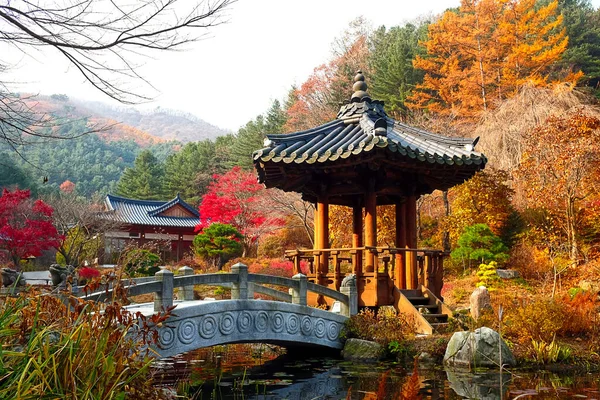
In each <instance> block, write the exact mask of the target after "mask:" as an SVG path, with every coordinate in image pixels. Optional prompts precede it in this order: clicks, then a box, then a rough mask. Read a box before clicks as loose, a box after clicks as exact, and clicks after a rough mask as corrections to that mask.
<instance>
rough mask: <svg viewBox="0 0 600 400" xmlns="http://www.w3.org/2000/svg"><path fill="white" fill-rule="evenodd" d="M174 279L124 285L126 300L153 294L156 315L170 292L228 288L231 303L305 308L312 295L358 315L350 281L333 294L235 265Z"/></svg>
mask: <svg viewBox="0 0 600 400" xmlns="http://www.w3.org/2000/svg"><path fill="white" fill-rule="evenodd" d="M178 273H179V275H178V276H175V275H174V274H173V272H172V271H170V270H168V269H162V270H160V271H158V272H157V273H156V274H155V275H154V280H153V281H151V282H142V283H138V284H132V285H127V286H126V287H125V288H126V289H127V295H128V296H130V297H131V296H138V295H142V294H148V293H154V311H155V312H158V311H161V310H163V309H166V308H168V307H171V306H173V298H174V289H175V288H182V290H181V291H180V295H179V297H180V300H183V301H192V300H194V286H195V285H213V286H228V287H231V299H233V300H252V299H254V293H255V292H256V293H262V294H266V295H268V296H271V297H274V298H276V299H278V300H281V301H287V302H291V303H293V304H298V305H307V293H308V292H313V293H315V294H317V295H321V296H325V297H328V298H331V299H333V300H336V301H339V302H340V305H341V310H340V314H342V315H346V316H350V315H354V314H356V313H357V312H358V303H357V291H356V286H355V285H354V282H355V281H354V280H349V281H348V285H347V286H344V287H341V288H340V291H336V290H333V289H330V288H327V287H324V286H320V285H316V284H314V283H312V282H309V281H308V278H307V276H306V275H303V274H295V275H294V276H293V277H292V278H284V277H280V276H272V275H261V274H249V273H248V267H247V266H246V265H244V264H241V263H238V264H235V265H234V266H232V267H231V273H225V274H200V275H194V274H193V273H194V271H193V270H192V269H191V268H189V267H182V268H180V269H179V270H178ZM263 284H267V285H273V286H282V287H287V288H289V291H288V293H285V292H282V291H279V290H276V289H273V288H270V287H267V286H262V285H263ZM112 295H113V289H112V288H111V289H107V290H104V291H101V292H96V293H92V294H90V295H86V296H82V297H83V298H85V299H87V300H95V301H105V300H107V299H110V298H111V297H112Z"/></svg>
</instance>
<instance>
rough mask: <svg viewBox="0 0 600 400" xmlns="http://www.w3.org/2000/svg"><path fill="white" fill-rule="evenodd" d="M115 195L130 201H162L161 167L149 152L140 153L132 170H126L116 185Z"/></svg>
mask: <svg viewBox="0 0 600 400" xmlns="http://www.w3.org/2000/svg"><path fill="white" fill-rule="evenodd" d="M117 194H118V195H119V196H124V197H128V198H132V199H139V200H157V199H161V200H162V199H164V193H163V166H162V165H161V164H160V163H159V162H158V160H157V159H156V157H154V155H153V154H152V152H151V151H149V150H144V151H142V152H141V153H140V154H139V155H138V156H137V157H136V159H135V162H134V164H133V168H127V169H126V170H125V171H124V172H123V175H122V176H121V179H119V182H118V183H117Z"/></svg>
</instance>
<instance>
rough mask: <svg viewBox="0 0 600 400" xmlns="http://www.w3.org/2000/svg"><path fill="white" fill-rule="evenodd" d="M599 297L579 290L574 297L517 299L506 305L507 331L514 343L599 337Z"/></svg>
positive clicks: (505, 327)
mask: <svg viewBox="0 0 600 400" xmlns="http://www.w3.org/2000/svg"><path fill="white" fill-rule="evenodd" d="M598 305H599V304H598V299H597V296H596V295H595V294H593V293H579V294H577V295H575V296H574V297H573V298H571V297H570V296H569V295H568V294H565V295H564V296H563V297H562V298H540V297H536V298H534V299H532V300H523V299H518V300H516V299H515V300H513V302H512V304H510V305H508V306H506V305H505V307H504V309H505V326H504V329H503V331H504V334H505V335H506V336H507V337H508V338H510V339H511V340H512V341H513V342H516V343H520V344H522V345H529V344H530V343H531V340H532V339H533V340H536V341H544V342H546V343H550V342H552V341H553V340H554V338H566V337H573V336H577V337H585V336H587V337H596V336H597V334H598V312H597V308H598Z"/></svg>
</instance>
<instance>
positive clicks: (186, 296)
mask: <svg viewBox="0 0 600 400" xmlns="http://www.w3.org/2000/svg"><path fill="white" fill-rule="evenodd" d="M178 271H179V275H183V276H189V275H194V270H193V269H192V268H190V267H188V266H187V265H185V266H183V267H181V268H179V269H178ZM179 293H181V300H183V301H192V300H194V285H189V286H184V287H182V288H181V289H179Z"/></svg>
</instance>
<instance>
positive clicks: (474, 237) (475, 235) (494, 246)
mask: <svg viewBox="0 0 600 400" xmlns="http://www.w3.org/2000/svg"><path fill="white" fill-rule="evenodd" d="M450 257H451V258H452V259H453V260H455V261H460V262H462V263H463V264H465V265H468V266H469V267H470V266H471V262H472V261H479V262H481V263H486V262H490V261H496V262H499V263H502V262H505V261H506V260H508V248H507V247H506V246H505V245H504V243H502V240H501V239H500V238H499V237H498V236H496V235H495V234H494V232H492V230H491V229H490V227H489V226H487V225H486V224H475V225H472V226H468V227H466V228H465V230H464V232H463V233H462V235H460V238H458V247H457V248H456V249H454V250H453V251H452V253H450Z"/></svg>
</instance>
